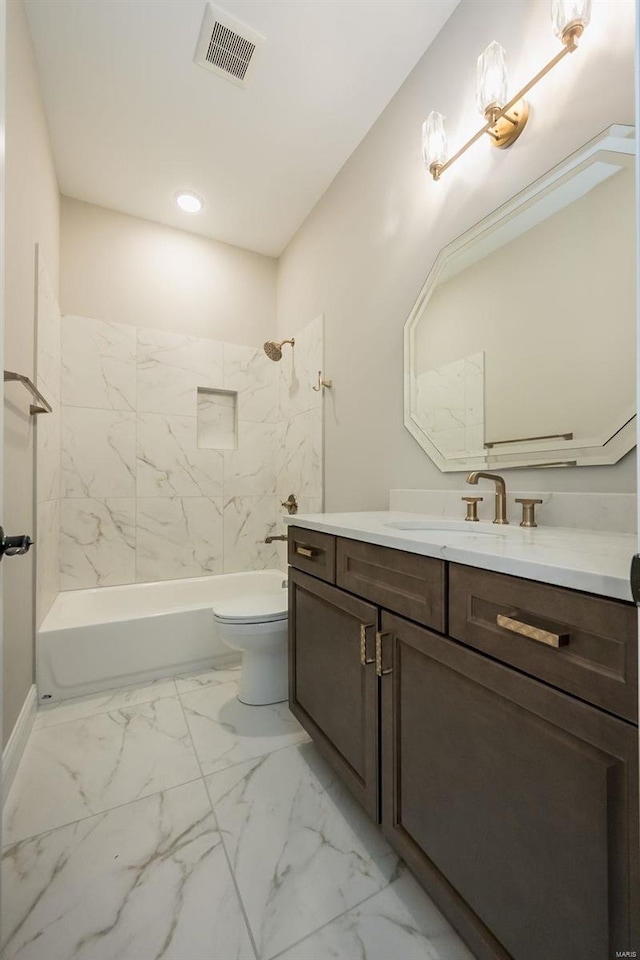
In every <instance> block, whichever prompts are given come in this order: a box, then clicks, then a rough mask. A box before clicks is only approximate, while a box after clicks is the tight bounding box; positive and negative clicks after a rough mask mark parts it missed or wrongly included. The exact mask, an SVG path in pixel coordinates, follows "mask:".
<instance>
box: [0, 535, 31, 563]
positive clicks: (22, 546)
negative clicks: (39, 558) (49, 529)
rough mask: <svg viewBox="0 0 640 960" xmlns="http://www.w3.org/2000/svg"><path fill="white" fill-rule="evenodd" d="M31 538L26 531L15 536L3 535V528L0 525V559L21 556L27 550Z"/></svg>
mask: <svg viewBox="0 0 640 960" xmlns="http://www.w3.org/2000/svg"><path fill="white" fill-rule="evenodd" d="M32 543H33V540H32V539H31V537H30V536H28V535H27V534H26V533H23V534H21V535H20V536H17V537H7V536H5V532H4V529H3V528H2V527H0V560H1V559H2V558H3V557H4V556H7V557H21V556H22V555H23V554H25V553H28V552H29V548H30V547H31V545H32Z"/></svg>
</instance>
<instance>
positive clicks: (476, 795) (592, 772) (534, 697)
mask: <svg viewBox="0 0 640 960" xmlns="http://www.w3.org/2000/svg"><path fill="white" fill-rule="evenodd" d="M382 631H383V633H382V636H383V657H382V665H383V667H384V669H385V670H391V672H390V673H387V674H386V675H385V676H384V678H383V681H382V716H383V729H382V742H383V760H382V764H383V767H382V784H383V793H382V809H383V828H384V830H385V833H386V834H387V836H388V837H389V839H390V840H391V842H392V843H393V845H394V846H395V847H396V849H397V850H398V852H399V853H400V854H401V855H402V856H403V857H404V858H405V860H406V861H407V862H408V863H409V865H410V866H411V867H412V868H413V870H414V871H415V872H416V874H417V875H418V876H419V877H420V879H421V880H422V882H423V884H424V885H425V887H426V888H427V889H428V891H429V892H430V893H431V895H432V896H433V898H434V900H436V901H437V902H438V903H439V905H440V906H441V908H442V910H443V912H444V913H446V914H447V915H448V916H449V917H450V919H451V921H452V923H453V924H454V925H455V926H456V927H457V928H458V930H459V931H460V933H461V935H462V936H463V937H465V938H466V939H467V941H468V943H469V945H470V947H471V949H472V950H473V951H474V952H475V954H476V956H477V957H478V960H487V958H491V960H495V958H500V960H507V958H513V960H541V958H544V960H574V958H575V960H578V958H580V960H608V958H610V957H611V958H613V957H615V956H616V951H625V950H629V951H633V950H636V951H638V953H640V938H639V933H638V832H637V809H638V808H637V749H638V744H637V728H635V727H634V726H633V725H631V724H629V723H626V722H625V721H623V720H619V719H617V718H615V717H612V716H609V715H607V714H606V713H604V712H603V711H600V710H598V709H596V708H594V707H592V706H589V705H587V704H584V703H582V702H580V701H579V700H576V699H573V698H571V697H568V696H567V695H566V694H564V693H562V692H560V691H557V690H554V689H552V688H550V687H548V686H546V685H545V684H543V683H541V682H539V681H537V680H534V679H531V678H529V677H526V676H524V675H522V674H519V673H518V672H517V671H515V670H513V669H510V668H509V667H505V666H503V665H502V664H499V663H496V662H495V661H492V660H490V659H489V658H487V657H484V656H482V655H480V654H477V653H475V652H473V651H471V650H468V649H466V648H464V647H462V646H460V645H458V644H456V643H454V642H452V641H451V640H447V639H445V638H442V637H439V636H437V635H436V634H433V633H430V632H429V631H428V630H426V629H424V628H421V627H418V626H416V625H414V624H411V623H409V622H407V621H405V620H402V619H401V618H399V617H394V616H392V615H391V614H384V615H383V618H382ZM620 955H622V954H620ZM629 955H631V954H629Z"/></svg>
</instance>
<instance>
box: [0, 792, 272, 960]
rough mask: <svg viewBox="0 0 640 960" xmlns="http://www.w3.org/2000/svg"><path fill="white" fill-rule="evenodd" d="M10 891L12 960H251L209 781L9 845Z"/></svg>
mask: <svg viewBox="0 0 640 960" xmlns="http://www.w3.org/2000/svg"><path fill="white" fill-rule="evenodd" d="M3 893H4V894H5V895H4V896H3V917H2V921H3V922H2V929H3V933H4V937H5V944H4V952H3V956H4V957H5V960H35V958H36V957H38V958H45V957H46V958H47V960H96V958H106V957H113V958H115V957H121V958H124V957H139V958H143V957H144V958H151V957H157V958H160V957H162V958H164V960H202V958H203V957H207V960H254V953H253V949H252V947H251V941H250V939H249V934H248V931H247V928H246V925H245V922H244V919H243V915H242V909H241V906H240V903H239V901H238V897H237V894H236V892H235V889H234V885H233V880H232V877H231V874H230V871H229V867H228V864H227V860H226V856H225V852H224V847H223V845H222V841H221V835H220V832H219V831H218V828H217V826H216V823H215V819H214V816H213V814H212V812H211V806H210V804H209V800H208V798H207V795H206V790H205V788H204V786H203V784H202V783H189V784H184V785H181V786H176V787H173V788H171V789H169V790H165V791H164V792H163V793H158V794H156V795H155V796H152V797H148V798H144V799H141V800H137V801H136V802H134V803H129V804H127V805H126V806H124V807H120V808H118V809H115V810H110V811H109V812H107V813H102V814H98V815H96V816H93V817H90V818H88V819H85V820H81V821H79V822H77V823H72V824H71V825H70V826H66V827H60V828H58V829H57V830H54V831H52V832H51V833H47V834H45V835H43V836H41V837H37V838H35V839H33V840H25V841H24V842H22V843H19V844H16V845H15V846H12V847H9V848H8V849H7V850H6V851H5V854H4V858H3Z"/></svg>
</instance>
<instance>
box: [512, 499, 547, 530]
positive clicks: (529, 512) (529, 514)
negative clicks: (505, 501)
mask: <svg viewBox="0 0 640 960" xmlns="http://www.w3.org/2000/svg"><path fill="white" fill-rule="evenodd" d="M542 502H543V501H542V500H532V499H529V498H527V497H516V503H521V504H522V520H521V521H520V526H521V527H537V526H538V524H537V523H536V504H537V503H542Z"/></svg>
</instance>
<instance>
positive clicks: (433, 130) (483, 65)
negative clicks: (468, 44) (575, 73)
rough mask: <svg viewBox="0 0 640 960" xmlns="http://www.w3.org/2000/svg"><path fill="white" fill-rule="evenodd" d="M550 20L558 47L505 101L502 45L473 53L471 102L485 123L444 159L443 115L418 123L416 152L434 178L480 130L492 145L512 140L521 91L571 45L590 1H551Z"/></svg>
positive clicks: (521, 115) (521, 111)
mask: <svg viewBox="0 0 640 960" xmlns="http://www.w3.org/2000/svg"><path fill="white" fill-rule="evenodd" d="M551 19H552V21H553V29H554V33H555V34H556V36H557V37H558V38H559V39H560V41H561V43H562V50H561V51H560V52H559V53H557V54H556V56H555V57H553V58H552V59H551V60H550V61H549V63H547V64H546V65H545V66H544V67H543V68H542V70H540V71H539V72H538V73H537V74H536V75H535V77H533V79H532V80H530V81H529V82H528V83H526V84H525V85H524V87H522V89H521V90H519V91H518V93H516V95H515V96H514V97H512V98H511V99H510V100H508V101H507V97H508V93H507V87H508V82H507V66H506V58H505V52H504V49H503V48H502V47H501V46H500V44H499V43H497V42H496V41H495V40H494V41H493V43H490V44H489V46H488V47H487V49H486V50H485V51H484V53H483V54H481V56H479V57H478V76H477V88H476V102H477V106H478V110H479V112H480V113H481V114H482V116H483V117H484V118H485V120H486V121H487V122H486V123H485V125H484V127H481V128H480V130H478V132H477V133H475V134H474V135H473V136H472V137H471V139H470V140H467V142H466V143H465V144H464V146H463V147H461V148H460V149H459V150H458V151H457V152H456V153H454V155H453V156H452V157H449V158H447V135H446V132H445V127H444V120H445V118H444V117H443V116H442V114H441V113H438V112H437V111H435V110H433V111H432V112H431V113H430V114H429V116H428V117H427V119H426V120H425V122H424V123H423V125H422V157H423V160H424V164H425V166H426V167H427V169H428V171H429V173H430V174H431V176H432V177H433V179H434V180H439V179H440V177H441V176H442V174H443V173H444V171H445V170H447V169H448V168H449V167H450V166H451V165H452V164H453V163H455V161H456V160H457V159H458V158H459V157H461V156H462V154H463V153H466V151H467V150H468V149H469V147H471V146H473V144H474V143H475V142H476V140H480V138H481V137H482V135H483V134H485V133H486V134H487V135H488V136H489V137H490V138H491V142H492V143H493V146H494V147H500V148H501V149H504V148H505V147H510V146H511V144H512V143H514V142H515V141H516V140H517V139H518V137H519V136H520V134H521V133H522V131H523V130H524V128H525V126H526V124H527V120H528V119H529V107H528V106H527V103H526V101H525V100H524V96H525V94H526V93H528V92H529V90H531V88H532V87H534V86H535V85H536V83H538V81H539V80H542V78H543V77H544V76H545V75H546V74H547V73H549V71H550V70H552V69H553V67H555V65H556V64H557V63H560V61H561V60H563V59H564V57H566V56H567V54H568V53H573V51H574V50H576V49H577V47H578V40H579V39H580V37H581V36H582V34H583V33H584V30H585V27H587V26H588V25H589V22H590V20H591V0H552V3H551ZM505 101H507V102H505Z"/></svg>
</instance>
